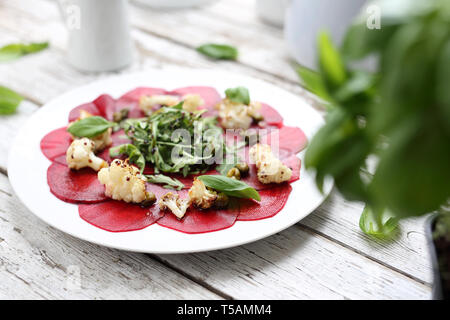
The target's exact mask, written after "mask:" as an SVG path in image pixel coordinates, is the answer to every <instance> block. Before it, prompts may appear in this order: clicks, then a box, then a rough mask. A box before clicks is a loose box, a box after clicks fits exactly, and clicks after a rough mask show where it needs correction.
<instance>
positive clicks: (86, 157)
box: [66, 138, 108, 171]
mask: <svg viewBox="0 0 450 320" xmlns="http://www.w3.org/2000/svg"><path fill="white" fill-rule="evenodd" d="M94 146H95V143H94V142H93V141H91V140H89V139H88V138H82V139H76V140H74V141H73V142H72V143H71V144H70V146H69V148H67V152H66V162H67V165H68V166H69V168H70V169H75V170H78V169H81V168H85V167H90V168H92V169H94V170H95V171H98V170H100V169H101V168H104V167H107V166H108V163H107V162H106V161H105V160H103V159H101V158H99V157H97V156H95V154H94Z"/></svg>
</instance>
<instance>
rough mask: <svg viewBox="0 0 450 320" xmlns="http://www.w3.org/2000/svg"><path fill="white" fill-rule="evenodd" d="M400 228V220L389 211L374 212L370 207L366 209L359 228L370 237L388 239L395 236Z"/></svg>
mask: <svg viewBox="0 0 450 320" xmlns="http://www.w3.org/2000/svg"><path fill="white" fill-rule="evenodd" d="M397 226H398V219H397V218H395V217H394V216H393V215H392V214H390V213H389V212H388V211H387V210H373V209H372V208H370V207H369V206H368V205H366V207H365V208H364V210H363V212H362V214H361V218H360V219H359V227H360V228H361V230H362V231H363V232H364V233H365V234H368V235H370V236H373V237H376V238H388V237H390V236H392V235H393V232H394V230H395V229H396V228H397Z"/></svg>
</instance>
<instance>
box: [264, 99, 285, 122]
mask: <svg viewBox="0 0 450 320" xmlns="http://www.w3.org/2000/svg"><path fill="white" fill-rule="evenodd" d="M260 113H261V115H262V116H263V117H264V122H265V123H267V124H268V125H273V126H277V127H281V126H282V125H283V117H282V116H281V115H280V114H279V113H278V111H277V110H275V109H274V108H272V107H271V106H269V105H268V104H265V103H261V110H260Z"/></svg>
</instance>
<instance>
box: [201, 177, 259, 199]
mask: <svg viewBox="0 0 450 320" xmlns="http://www.w3.org/2000/svg"><path fill="white" fill-rule="evenodd" d="M197 179H199V180H201V181H202V182H203V183H204V184H205V185H206V186H207V187H210V188H212V189H214V190H217V191H220V192H223V193H225V194H226V195H227V196H231V197H236V198H244V199H254V200H257V201H260V200H261V197H260V196H259V193H258V191H256V190H255V189H253V188H252V187H250V186H249V185H248V184H246V183H245V182H242V181H239V180H236V179H231V178H228V177H224V176H220V175H205V176H199V177H197Z"/></svg>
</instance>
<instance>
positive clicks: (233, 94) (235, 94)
mask: <svg viewBox="0 0 450 320" xmlns="http://www.w3.org/2000/svg"><path fill="white" fill-rule="evenodd" d="M225 95H226V96H227V98H228V99H229V100H231V101H233V102H237V103H243V104H246V105H248V104H250V93H249V92H248V89H247V88H245V87H236V88H229V89H227V90H225Z"/></svg>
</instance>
